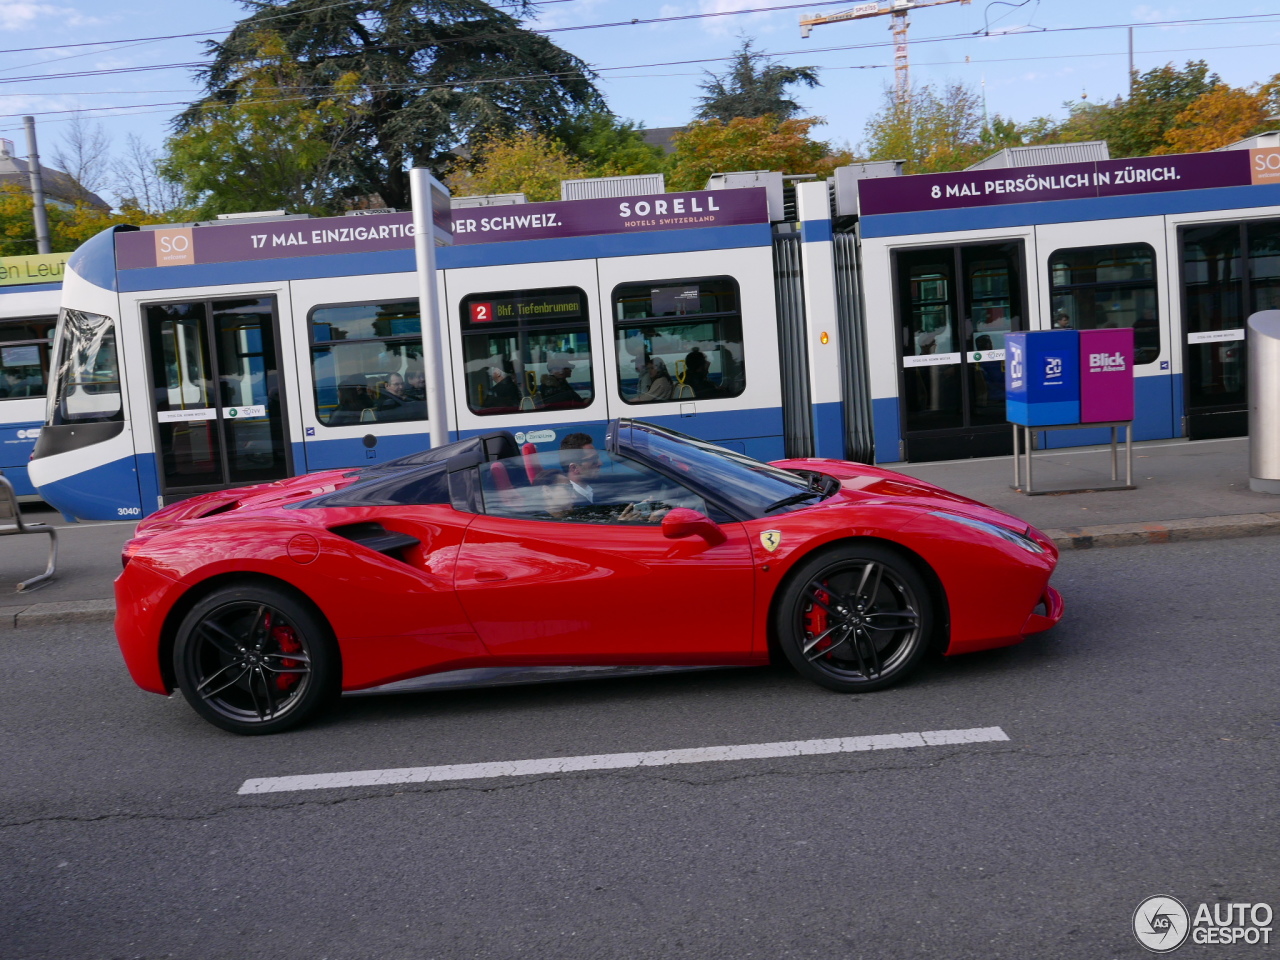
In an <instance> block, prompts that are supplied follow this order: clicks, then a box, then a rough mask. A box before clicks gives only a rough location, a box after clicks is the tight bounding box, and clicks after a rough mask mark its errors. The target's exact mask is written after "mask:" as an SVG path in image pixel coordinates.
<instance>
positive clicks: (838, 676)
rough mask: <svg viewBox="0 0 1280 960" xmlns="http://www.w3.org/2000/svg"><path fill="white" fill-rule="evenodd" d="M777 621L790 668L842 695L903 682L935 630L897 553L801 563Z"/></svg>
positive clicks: (917, 584) (852, 549) (851, 549)
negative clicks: (792, 667)
mask: <svg viewBox="0 0 1280 960" xmlns="http://www.w3.org/2000/svg"><path fill="white" fill-rule="evenodd" d="M774 615H775V621H774V625H775V628H776V630H777V637H778V642H779V644H780V646H781V647H782V651H783V653H785V654H786V656H787V659H788V660H790V661H791V665H792V666H794V667H795V668H796V670H797V671H798V672H799V673H800V674H801V675H802V676H804V677H807V678H808V679H810V680H812V681H814V682H815V683H819V684H821V685H822V686H824V687H827V688H829V689H831V690H837V691H839V692H841V693H856V692H861V691H869V690H879V689H881V688H883V687H887V686H889V685H890V684H893V683H897V682H898V681H899V680H902V679H903V678H904V677H906V676H907V675H908V674H909V673H911V671H912V670H914V669H915V668H916V666H918V665H919V663H920V661H921V660H922V659H923V657H924V655H925V653H926V652H927V650H928V647H929V638H930V636H931V635H932V630H933V610H932V604H931V602H930V598H929V589H928V586H927V584H926V583H925V582H924V579H923V578H922V577H921V576H920V574H919V573H918V572H917V571H916V569H915V567H913V566H912V564H911V563H910V562H909V561H907V560H906V559H905V558H904V557H902V556H901V555H900V554H898V553H897V552H896V551H894V550H891V549H889V548H886V547H881V546H879V545H876V544H853V545H849V546H843V547H836V548H834V549H830V550H825V551H822V552H820V553H818V554H815V555H814V556H812V557H810V558H809V559H807V560H805V561H804V562H803V563H801V564H800V566H799V567H797V569H796V571H795V573H794V574H793V576H792V578H791V580H790V582H789V583H788V585H787V587H786V588H785V589H784V592H783V596H782V597H781V599H780V602H779V603H778V605H777V607H776V608H775V614H774Z"/></svg>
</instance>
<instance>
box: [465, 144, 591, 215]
mask: <svg viewBox="0 0 1280 960" xmlns="http://www.w3.org/2000/svg"><path fill="white" fill-rule="evenodd" d="M475 150H476V155H475V159H474V160H473V161H472V162H471V163H470V164H467V165H465V166H459V167H458V168H456V169H455V170H454V172H453V173H452V174H450V176H449V177H448V180H447V181H446V182H447V185H448V187H449V190H450V191H451V192H452V193H453V195H454V196H456V197H473V196H480V195H483V194H490V193H523V194H524V195H525V197H526V198H527V199H528V200H530V201H533V202H537V201H541V200H559V199H560V181H561V180H578V179H581V178H582V177H585V176H587V172H588V171H587V166H586V164H585V163H583V162H582V161H581V160H580V159H578V158H577V157H575V156H573V155H572V154H570V153H569V151H568V149H567V148H566V147H565V145H564V144H563V143H561V142H560V141H559V140H556V139H555V138H553V137H549V136H546V135H545V134H541V133H534V132H533V131H525V132H523V133H516V134H512V135H510V136H506V137H489V138H485V139H482V140H480V141H479V142H477V144H476V146H475Z"/></svg>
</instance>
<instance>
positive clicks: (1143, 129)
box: [1046, 60, 1222, 157]
mask: <svg viewBox="0 0 1280 960" xmlns="http://www.w3.org/2000/svg"><path fill="white" fill-rule="evenodd" d="M1221 84H1222V80H1221V78H1220V77H1219V76H1218V75H1217V74H1216V73H1210V72H1209V65H1208V64H1207V63H1205V62H1204V61H1203V60H1189V61H1187V65H1186V66H1185V67H1184V68H1183V69H1181V70H1179V69H1177V68H1176V67H1174V65H1173V64H1171V63H1170V64H1165V65H1164V66H1163V67H1156V68H1155V69H1153V70H1148V71H1147V72H1146V73H1144V74H1142V75H1141V76H1139V77H1136V78H1135V79H1134V83H1133V93H1132V94H1131V95H1130V96H1129V97H1116V98H1115V99H1114V100H1112V101H1111V102H1110V103H1099V104H1093V103H1086V102H1077V103H1069V104H1067V108H1068V110H1069V111H1070V115H1069V116H1068V117H1067V119H1066V120H1065V121H1064V122H1063V123H1062V124H1061V125H1060V126H1059V127H1057V128H1056V129H1054V130H1053V131H1051V132H1047V133H1046V138H1047V140H1048V142H1054V143H1072V142H1080V141H1084V140H1105V141H1107V144H1108V146H1109V147H1110V150H1111V155H1112V156H1113V157H1145V156H1149V155H1151V154H1152V153H1154V152H1156V151H1157V150H1159V149H1161V148H1162V147H1164V146H1165V145H1166V138H1167V137H1168V135H1169V132H1170V131H1171V130H1173V129H1174V128H1175V127H1176V126H1177V125H1178V116H1179V114H1181V113H1182V112H1183V111H1184V110H1186V109H1187V108H1188V107H1190V106H1191V104H1192V103H1193V102H1194V101H1195V100H1196V99H1197V98H1199V97H1201V96H1203V95H1204V94H1206V93H1209V92H1210V91H1211V90H1213V89H1214V88H1215V87H1218V86H1220V85H1221Z"/></svg>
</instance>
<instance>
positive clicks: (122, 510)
mask: <svg viewBox="0 0 1280 960" xmlns="http://www.w3.org/2000/svg"><path fill="white" fill-rule="evenodd" d="M116 516H117V517H140V516H142V508H141V507H116Z"/></svg>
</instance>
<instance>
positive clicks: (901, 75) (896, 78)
mask: <svg viewBox="0 0 1280 960" xmlns="http://www.w3.org/2000/svg"><path fill="white" fill-rule="evenodd" d="M968 2H969V0H919V2H917V0H889V3H888V4H881V3H860V4H858V5H857V6H856V7H854V8H853V9H851V10H842V11H841V12H840V13H829V14H826V15H825V16H818V17H801V18H800V36H801V37H804V38H805V39H808V37H809V31H810V30H811V29H813V28H814V27H819V26H822V24H824V23H840V22H841V21H843V20H865V19H866V18H867V17H883V16H891V17H893V20H892V21H891V23H890V29H891V30H892V31H893V98H894V100H896V101H897V102H898V103H902V102H903V101H905V100H906V99H907V97H908V96H910V94H911V73H910V71H911V65H910V63H909V62H908V60H907V27H908V26H910V24H911V20H910V19H909V18H908V16H907V14H908V13H910V12H911V11H912V10H919V9H920V8H921V7H937V6H941V5H942V4H944V3H965V4H967V3H968Z"/></svg>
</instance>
